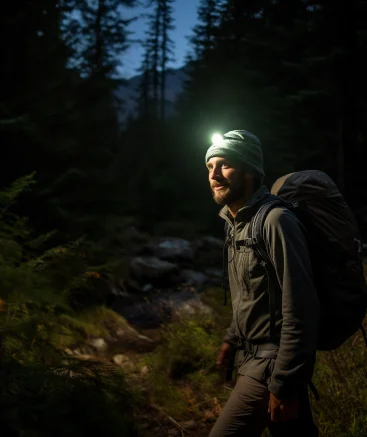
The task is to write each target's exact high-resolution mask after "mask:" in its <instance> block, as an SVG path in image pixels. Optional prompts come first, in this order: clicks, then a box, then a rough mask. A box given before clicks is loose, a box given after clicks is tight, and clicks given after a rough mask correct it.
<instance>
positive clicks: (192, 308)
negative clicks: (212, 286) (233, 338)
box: [172, 298, 213, 320]
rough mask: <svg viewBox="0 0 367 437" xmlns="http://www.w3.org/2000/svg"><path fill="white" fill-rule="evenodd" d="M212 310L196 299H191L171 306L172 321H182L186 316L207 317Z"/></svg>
mask: <svg viewBox="0 0 367 437" xmlns="http://www.w3.org/2000/svg"><path fill="white" fill-rule="evenodd" d="M212 313H213V310H212V309H211V308H210V306H209V305H206V304H205V303H203V302H202V301H201V300H200V299H198V298H192V299H190V300H187V301H185V302H180V303H179V304H178V305H177V304H175V305H173V306H172V319H173V320H176V319H182V318H185V317H188V316H198V315H209V314H212Z"/></svg>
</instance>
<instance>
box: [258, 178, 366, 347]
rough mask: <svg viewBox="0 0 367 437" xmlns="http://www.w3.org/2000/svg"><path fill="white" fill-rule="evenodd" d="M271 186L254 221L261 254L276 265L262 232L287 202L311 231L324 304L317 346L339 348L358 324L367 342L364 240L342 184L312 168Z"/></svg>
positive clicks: (311, 250)
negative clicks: (269, 217) (340, 187)
mask: <svg viewBox="0 0 367 437" xmlns="http://www.w3.org/2000/svg"><path fill="white" fill-rule="evenodd" d="M271 191H272V194H271V195H270V196H269V198H268V199H267V200H266V201H265V203H264V204H263V205H262V206H261V207H260V209H259V210H258V212H257V213H256V214H255V216H254V217H253V218H252V219H251V222H250V235H251V238H252V241H253V242H254V245H253V248H254V250H255V251H256V253H257V255H258V256H259V257H260V258H261V259H262V261H263V262H265V263H266V265H267V266H268V267H269V268H272V262H271V260H270V259H269V257H268V254H267V251H266V248H265V244H264V241H263V239H262V237H261V235H262V232H261V231H262V228H263V226H264V222H265V219H266V216H267V214H268V213H269V211H270V210H271V209H273V208H275V207H277V206H286V207H287V208H289V209H290V210H291V211H292V212H293V213H294V214H295V215H296V216H297V218H298V219H299V220H300V221H301V222H302V224H303V226H304V229H305V231H306V232H305V234H306V238H307V243H308V247H309V253H310V258H311V263H312V268H313V274H314V283H315V287H316V290H317V293H318V296H319V300H320V306H321V317H320V326H319V338H318V347H317V348H318V349H319V350H333V349H336V348H338V347H339V346H340V345H341V344H343V343H344V342H345V341H346V340H347V339H348V338H349V337H350V336H352V335H353V334H355V333H356V332H357V330H358V329H359V328H362V332H363V335H364V338H365V341H366V344H367V339H366V335H365V332H364V330H363V325H362V323H363V319H364V317H365V314H366V307H367V286H366V281H365V278H364V271H363V262H362V260H361V256H360V255H361V241H360V236H359V232H358V228H357V224H356V222H355V219H354V217H353V214H352V212H351V211H350V209H349V207H348V205H347V204H346V202H345V200H344V198H343V196H342V195H341V194H340V192H339V190H338V188H337V186H336V185H335V183H334V182H333V181H332V179H331V178H330V177H329V176H327V175H326V174H325V173H323V172H321V171H317V170H307V171H300V172H296V173H292V174H289V175H286V176H283V177H282V178H280V179H278V180H277V181H276V182H275V184H274V185H273V188H272V190H271ZM310 317H312V315H310Z"/></svg>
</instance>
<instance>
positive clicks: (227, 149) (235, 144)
mask: <svg viewBox="0 0 367 437" xmlns="http://www.w3.org/2000/svg"><path fill="white" fill-rule="evenodd" d="M213 156H221V157H224V158H228V159H233V160H234V161H235V162H243V163H244V164H245V165H246V166H247V167H248V168H249V169H250V170H252V171H253V172H254V173H255V174H256V175H258V176H260V177H261V179H262V178H263V177H264V170H263V153H262V149H261V142H260V140H259V139H258V138H257V137H256V136H255V135H253V134H252V133H250V132H247V131H246V130H232V131H229V132H227V133H226V134H224V135H223V139H222V140H220V141H218V142H216V143H214V144H213V145H212V146H210V147H209V149H208V151H207V152H206V155H205V163H207V162H208V161H209V159H210V158H213Z"/></svg>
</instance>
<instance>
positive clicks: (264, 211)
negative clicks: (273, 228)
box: [248, 195, 289, 342]
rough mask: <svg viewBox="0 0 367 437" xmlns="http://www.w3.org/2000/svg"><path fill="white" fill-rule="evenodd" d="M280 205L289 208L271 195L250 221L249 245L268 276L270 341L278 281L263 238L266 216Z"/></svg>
mask: <svg viewBox="0 0 367 437" xmlns="http://www.w3.org/2000/svg"><path fill="white" fill-rule="evenodd" d="M279 206H283V207H284V206H285V207H287V208H288V206H289V205H288V204H287V203H286V202H285V201H284V200H281V199H279V197H277V196H274V195H270V196H269V197H268V198H267V199H266V201H265V203H264V204H263V205H261V206H260V208H259V209H258V211H257V213H256V214H255V215H254V216H253V218H252V219H251V221H250V223H249V235H250V239H249V241H248V245H249V246H250V247H252V248H253V250H254V251H255V253H256V255H257V257H258V258H259V259H260V264H261V265H262V266H263V267H264V269H265V271H266V275H267V278H268V296H269V313H270V328H269V342H275V341H276V336H275V312H276V299H275V293H274V289H273V287H272V286H271V282H274V281H277V277H276V273H275V269H274V265H273V262H272V260H271V259H270V257H269V254H268V251H267V249H266V246H265V241H264V238H263V227H264V224H265V220H266V217H267V216H268V214H269V212H270V211H271V210H272V209H274V208H276V207H279Z"/></svg>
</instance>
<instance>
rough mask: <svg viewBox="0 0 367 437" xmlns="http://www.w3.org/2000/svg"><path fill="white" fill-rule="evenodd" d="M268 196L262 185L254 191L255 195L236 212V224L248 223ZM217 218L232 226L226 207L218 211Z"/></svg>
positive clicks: (230, 216)
mask: <svg viewBox="0 0 367 437" xmlns="http://www.w3.org/2000/svg"><path fill="white" fill-rule="evenodd" d="M269 195H270V193H269V191H268V189H267V188H266V187H265V185H262V186H261V187H260V188H259V189H258V190H257V191H255V193H254V194H253V195H252V196H251V197H250V199H249V200H248V201H247V202H246V203H245V205H244V206H243V207H242V208H241V209H240V210H239V211H238V212H237V215H236V222H242V221H245V222H247V221H249V220H250V219H251V217H252V216H253V214H254V213H255V211H256V210H257V207H260V206H261V204H262V203H263V201H264V200H265V199H266V198H267V197H268V196H269ZM219 216H220V217H221V218H222V219H224V220H226V221H227V222H228V221H229V222H230V223H231V224H233V221H234V219H233V217H232V215H231V213H230V212H229V210H228V206H227V205H226V206H224V207H223V208H222V209H221V210H220V211H219Z"/></svg>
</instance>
